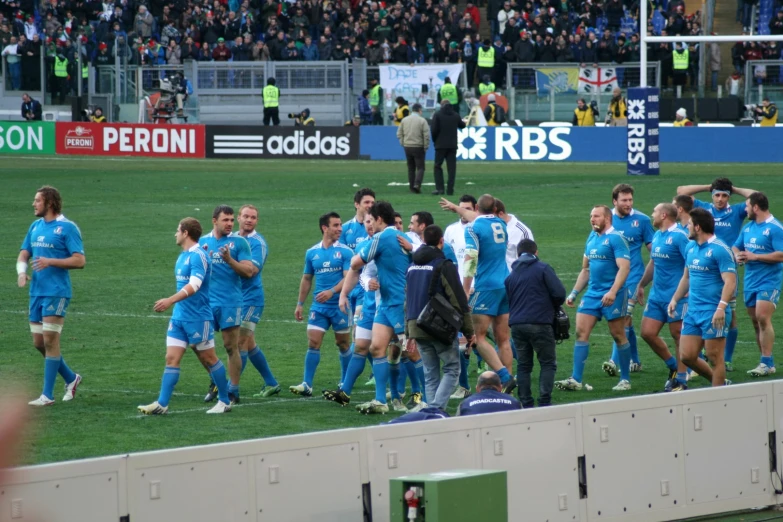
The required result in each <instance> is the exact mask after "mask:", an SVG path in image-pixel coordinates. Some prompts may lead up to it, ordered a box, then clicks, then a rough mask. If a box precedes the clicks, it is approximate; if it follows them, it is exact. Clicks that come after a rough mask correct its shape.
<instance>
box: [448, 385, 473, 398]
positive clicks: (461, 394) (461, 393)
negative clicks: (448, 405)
mask: <svg viewBox="0 0 783 522" xmlns="http://www.w3.org/2000/svg"><path fill="white" fill-rule="evenodd" d="M466 397H470V390H469V389H467V388H463V387H462V386H457V391H455V392H454V393H452V394H451V397H449V398H450V399H464V398H466Z"/></svg>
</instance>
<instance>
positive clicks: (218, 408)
mask: <svg viewBox="0 0 783 522" xmlns="http://www.w3.org/2000/svg"><path fill="white" fill-rule="evenodd" d="M230 411H231V405H230V404H226V403H225V402H223V401H218V402H217V404H215V405H214V406H213V407H212V409H211V410H207V413H228V412H230Z"/></svg>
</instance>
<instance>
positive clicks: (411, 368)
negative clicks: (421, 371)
mask: <svg viewBox="0 0 783 522" xmlns="http://www.w3.org/2000/svg"><path fill="white" fill-rule="evenodd" d="M419 362H421V361H419ZM416 364H418V363H414V362H413V361H411V360H410V359H405V363H404V365H405V373H406V374H407V375H408V379H410V380H411V393H417V392H418V393H421V383H420V382H419V376H418V374H417V373H416Z"/></svg>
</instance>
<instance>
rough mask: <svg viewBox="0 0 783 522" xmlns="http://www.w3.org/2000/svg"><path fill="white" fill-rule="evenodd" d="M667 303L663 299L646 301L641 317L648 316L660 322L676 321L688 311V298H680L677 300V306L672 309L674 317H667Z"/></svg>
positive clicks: (680, 319)
mask: <svg viewBox="0 0 783 522" xmlns="http://www.w3.org/2000/svg"><path fill="white" fill-rule="evenodd" d="M668 309H669V303H664V302H663V301H647V305H646V306H645V307H644V314H642V316H643V317H649V318H650V319H653V320H655V321H658V322H661V323H676V322H679V321H682V319H683V317H685V314H686V313H687V312H688V300H687V299H680V300H679V301H678V302H677V308H675V310H674V317H669V311H668Z"/></svg>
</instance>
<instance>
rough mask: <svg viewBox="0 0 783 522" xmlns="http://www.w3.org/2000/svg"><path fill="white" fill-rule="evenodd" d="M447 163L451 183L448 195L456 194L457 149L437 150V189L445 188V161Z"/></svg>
mask: <svg viewBox="0 0 783 522" xmlns="http://www.w3.org/2000/svg"><path fill="white" fill-rule="evenodd" d="M444 160H445V161H446V169H447V170H448V172H449V181H448V184H447V186H446V189H445V190H446V193H447V194H454V182H455V181H456V179H457V149H435V189H436V190H440V191H442V190H444V188H443V161H444Z"/></svg>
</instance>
